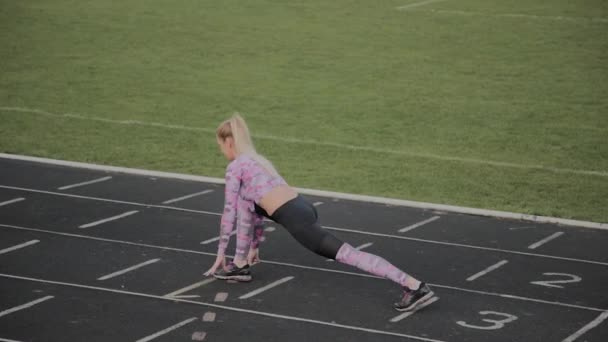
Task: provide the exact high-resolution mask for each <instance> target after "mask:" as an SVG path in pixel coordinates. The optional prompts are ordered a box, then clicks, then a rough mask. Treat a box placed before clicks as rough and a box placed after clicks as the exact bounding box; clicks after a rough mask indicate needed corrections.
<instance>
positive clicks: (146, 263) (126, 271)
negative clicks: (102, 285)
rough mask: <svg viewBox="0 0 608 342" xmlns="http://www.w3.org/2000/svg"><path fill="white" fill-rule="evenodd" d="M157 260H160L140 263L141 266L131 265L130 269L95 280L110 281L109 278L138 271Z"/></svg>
mask: <svg viewBox="0 0 608 342" xmlns="http://www.w3.org/2000/svg"><path fill="white" fill-rule="evenodd" d="M159 260H160V259H152V260H148V261H145V262H142V263H141V264H137V265H133V266H131V267H129V268H125V269H124V270H120V271H117V272H114V273H110V274H108V275H105V276H103V277H100V278H97V280H107V279H110V278H114V277H116V276H119V275H122V274H125V273H128V272H131V271H133V270H136V269H138V268H140V267H144V266H146V265H150V264H153V263H155V262H158V261H159Z"/></svg>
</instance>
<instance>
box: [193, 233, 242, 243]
mask: <svg viewBox="0 0 608 342" xmlns="http://www.w3.org/2000/svg"><path fill="white" fill-rule="evenodd" d="M234 234H236V229H235V230H233V231H232V233H230V236H233V235H234ZM219 239H220V237H219V236H217V237H214V238H211V239H209V240H205V241H202V242H201V245H208V244H210V243H212V242H215V241H218V240H219Z"/></svg>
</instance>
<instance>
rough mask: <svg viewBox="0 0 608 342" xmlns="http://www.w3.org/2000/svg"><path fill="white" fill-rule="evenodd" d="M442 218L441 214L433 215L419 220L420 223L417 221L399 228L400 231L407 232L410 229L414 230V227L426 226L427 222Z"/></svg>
mask: <svg viewBox="0 0 608 342" xmlns="http://www.w3.org/2000/svg"><path fill="white" fill-rule="evenodd" d="M440 218H441V217H440V216H433V217H431V218H430V219H427V220H424V221H422V222H418V223H416V224H413V225H411V226H407V227H405V228H401V229H399V233H405V232H409V231H410V230H412V229H415V228H418V227H420V226H424V225H425V224H427V223H431V222H433V221H435V220H438V219H440Z"/></svg>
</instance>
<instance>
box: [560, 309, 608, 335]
mask: <svg viewBox="0 0 608 342" xmlns="http://www.w3.org/2000/svg"><path fill="white" fill-rule="evenodd" d="M606 318H608V311H604V312H603V313H601V314H600V315H599V316H597V318H596V319H594V320H593V321H591V322H589V324H587V325H585V326H584V327H582V328H581V329H580V330H579V331H577V332H575V333H574V334H572V335H570V336H568V337H567V338H565V339H564V340H563V341H562V342H573V341H574V340H576V339H577V338H579V337H581V336H582V335H583V334H584V333H586V332H587V331H589V330H591V329H593V328H595V327H597V326H598V325H600V323H602V322H603V321H604V320H605V319H606Z"/></svg>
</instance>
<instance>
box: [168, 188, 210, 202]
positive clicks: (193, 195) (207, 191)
mask: <svg viewBox="0 0 608 342" xmlns="http://www.w3.org/2000/svg"><path fill="white" fill-rule="evenodd" d="M210 192H213V190H211V189H208V190H204V191H200V192H197V193H194V194H190V195H186V196H182V197H178V198H174V199H170V200H166V201H164V202H163V204H171V203H175V202H179V201H183V200H186V199H189V198H192V197H196V196H200V195H205V194H208V193H210Z"/></svg>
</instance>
